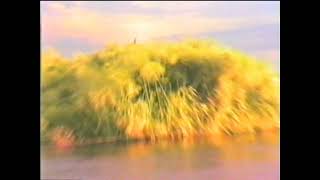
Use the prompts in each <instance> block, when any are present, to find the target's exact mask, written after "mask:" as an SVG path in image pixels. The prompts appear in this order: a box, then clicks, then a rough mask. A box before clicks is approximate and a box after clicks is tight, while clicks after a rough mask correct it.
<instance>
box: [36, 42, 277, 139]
mask: <svg viewBox="0 0 320 180" xmlns="http://www.w3.org/2000/svg"><path fill="white" fill-rule="evenodd" d="M41 73H42V83H41V91H42V98H41V101H42V102H41V103H42V107H41V137H42V140H43V141H49V142H55V143H60V144H72V143H74V142H76V143H84V142H90V141H100V140H101V141H104V140H110V139H146V140H152V141H156V140H159V139H162V138H166V139H168V138H169V139H172V140H177V139H184V138H187V137H188V138H190V137H193V136H199V135H215V134H227V135H236V134H243V133H249V134H256V133H258V132H261V131H264V130H269V129H274V128H276V129H277V128H279V124H280V123H279V122H280V118H279V113H280V112H279V99H280V98H279V89H280V88H279V85H280V84H279V75H277V74H276V73H274V72H273V71H272V68H270V67H268V65H266V64H263V63H262V62H261V61H257V60H255V59H254V58H252V57H249V56H247V55H245V54H242V53H240V52H237V51H234V50H231V49H227V48H223V47H221V46H220V45H218V44H217V43H215V42H211V41H197V40H189V41H184V42H180V43H147V44H131V45H123V46H118V45H112V46H109V47H107V48H106V49H104V50H102V51H100V52H97V53H95V54H89V55H84V54H83V55H78V56H76V57H74V58H72V59H66V58H64V57H62V56H61V55H60V54H59V53H57V52H54V51H50V52H46V53H45V54H43V56H42V67H41Z"/></svg>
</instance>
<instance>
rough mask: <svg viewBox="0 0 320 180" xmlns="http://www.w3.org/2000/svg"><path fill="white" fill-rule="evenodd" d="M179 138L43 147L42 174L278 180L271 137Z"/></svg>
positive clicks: (121, 179) (90, 178)
mask: <svg viewBox="0 0 320 180" xmlns="http://www.w3.org/2000/svg"><path fill="white" fill-rule="evenodd" d="M271 139H272V141H270V138H268V140H266V139H258V140H257V139H256V138H253V137H249V138H244V139H243V138H242V139H239V138H238V139H232V140H225V139H219V138H215V139H214V140H210V139H206V140H203V139H202V140H195V141H186V142H180V143H169V142H162V143H157V144H150V143H118V144H108V145H91V146H86V147H79V148H74V149H72V150H68V151H66V150H64V151H62V150H57V149H55V148H53V147H43V148H42V150H41V151H42V153H41V178H42V179H52V180H53V179H57V180H58V179H61V180H62V179H74V180H76V179H78V180H128V179H129V180H160V179H161V180H162V179H163V180H178V179H179V180H180V179H184V180H197V179H204V180H205V179H210V180H213V179H216V180H242V179H243V180H276V179H280V177H279V174H280V167H279V164H280V163H279V143H278V141H277V140H276V139H275V138H274V137H272V138H271Z"/></svg>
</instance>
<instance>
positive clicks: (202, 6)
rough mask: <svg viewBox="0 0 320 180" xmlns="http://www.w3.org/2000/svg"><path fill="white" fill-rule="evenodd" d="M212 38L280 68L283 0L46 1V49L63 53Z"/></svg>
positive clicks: (43, 29)
mask: <svg viewBox="0 0 320 180" xmlns="http://www.w3.org/2000/svg"><path fill="white" fill-rule="evenodd" d="M134 38H137V41H138V42H143V41H150V40H178V39H184V38H202V39H206V38H210V39H215V40H217V41H219V42H220V43H222V44H224V45H226V46H229V47H232V48H236V49H239V50H242V51H244V52H247V53H248V54H250V55H253V56H255V57H257V58H260V59H263V60H266V61H269V62H271V63H272V64H274V66H275V68H277V69H278V70H279V67H280V2H279V1H260V2H259V1H233V2H231V1H224V2H223V1H221V2H217V1H215V2H209V1H200V2H199V1H198V2H197V1H185V2H184V1H176V2H172V1H170V2H169V1H167V2H166V1H149V2H147V1H144V2H143V1H140V2H139V1H113V2H110V1H108V2H107V1H105V2H103V1H96V2H89V1H88V2H86V1H78V2H77V1H73V2H63V1H60V2H58V1H56V2H54V1H52V2H50V1H42V2H41V46H42V50H45V49H48V48H54V49H57V50H58V51H60V52H61V53H62V54H64V55H65V56H68V57H70V56H72V55H73V54H75V53H78V52H95V51H98V50H99V49H101V48H103V47H105V46H106V45H107V44H110V43H131V42H132V41H133V39H134Z"/></svg>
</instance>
